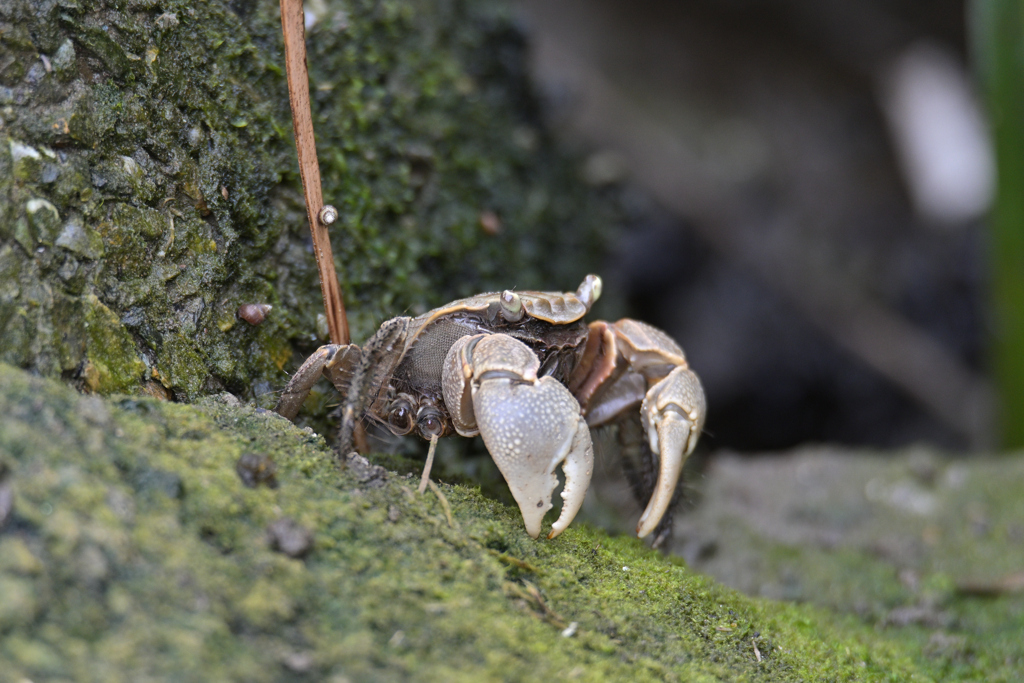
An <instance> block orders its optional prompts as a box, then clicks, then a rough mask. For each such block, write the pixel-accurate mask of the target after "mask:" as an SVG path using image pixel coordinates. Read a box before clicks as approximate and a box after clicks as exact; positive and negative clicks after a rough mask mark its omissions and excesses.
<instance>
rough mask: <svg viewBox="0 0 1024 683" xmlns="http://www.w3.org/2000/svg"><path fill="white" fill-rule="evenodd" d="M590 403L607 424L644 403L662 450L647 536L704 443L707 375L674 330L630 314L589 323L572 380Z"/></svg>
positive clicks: (644, 527)
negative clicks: (694, 367) (694, 365)
mask: <svg viewBox="0 0 1024 683" xmlns="http://www.w3.org/2000/svg"><path fill="white" fill-rule="evenodd" d="M569 386H570V388H571V389H572V391H573V394H574V395H575V396H576V397H577V399H579V402H580V403H581V404H582V405H584V406H586V410H585V414H586V417H587V424H589V425H590V426H591V427H597V426H599V425H603V424H607V423H609V422H612V421H614V420H617V419H619V418H620V417H621V416H622V415H625V414H628V413H629V412H631V411H633V410H636V406H637V405H638V404H639V405H640V418H641V421H642V423H643V427H644V431H646V432H647V441H648V443H649V444H650V446H651V451H652V452H653V453H654V454H655V455H657V456H658V480H657V483H656V484H655V485H654V490H653V492H652V493H651V497H650V500H649V501H648V502H647V507H646V509H645V510H644V513H643V515H641V517H640V522H639V524H638V525H637V529H636V533H637V536H639V537H640V538H643V537H644V536H647V535H648V534H650V533H651V532H652V531H654V529H655V528H657V526H658V524H659V523H660V522H661V520H662V519H663V518H664V516H665V513H666V511H667V510H668V508H669V506H670V504H671V503H672V497H673V495H674V494H675V490H676V486H677V485H678V483H679V477H680V474H682V470H683V463H684V462H686V457H687V456H688V455H689V454H690V453H691V452H692V451H693V449H694V447H695V446H696V445H697V439H698V437H700V432H701V428H702V427H703V426H704V414H705V412H706V403H705V399H704V389H703V388H702V387H701V385H700V380H699V379H697V375H695V374H694V373H693V372H692V371H691V370H690V369H689V366H688V365H687V363H686V356H685V355H684V354H683V350H682V349H681V348H679V345H678V344H676V343H675V341H674V340H673V339H672V338H671V337H669V336H668V335H667V334H665V333H664V332H662V331H661V330H659V329H657V328H656V327H652V326H651V325H648V324H646V323H642V322H640V321H637V320H631V319H629V318H623V319H622V320H620V321H618V322H616V323H614V324H609V323H605V322H600V321H599V322H594V323H591V324H590V336H589V339H588V341H587V347H586V349H585V351H584V356H583V359H582V362H581V364H580V371H579V372H577V373H576V375H574V376H573V377H572V379H571V381H570V384H569Z"/></svg>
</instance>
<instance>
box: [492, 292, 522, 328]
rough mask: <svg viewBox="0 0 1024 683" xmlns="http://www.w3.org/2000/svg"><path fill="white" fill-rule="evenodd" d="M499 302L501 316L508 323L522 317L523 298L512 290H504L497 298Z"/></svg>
mask: <svg viewBox="0 0 1024 683" xmlns="http://www.w3.org/2000/svg"><path fill="white" fill-rule="evenodd" d="M498 302H499V303H500V304H501V317H502V318H504V319H505V320H506V321H508V322H510V323H514V322H518V321H520V320H522V319H523V300H522V299H520V298H519V295H518V294H516V293H515V292H513V291H510V290H507V289H506V290H505V291H504V292H502V293H501V297H500V298H499V299H498Z"/></svg>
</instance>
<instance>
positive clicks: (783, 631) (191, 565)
mask: <svg viewBox="0 0 1024 683" xmlns="http://www.w3.org/2000/svg"><path fill="white" fill-rule="evenodd" d="M247 453H248V454H253V455H255V456H258V457H265V458H269V459H270V460H272V461H273V462H274V463H276V467H277V471H276V479H277V482H278V486H277V487H276V488H271V487H269V486H262V485H261V486H256V487H249V486H247V485H246V483H245V482H244V481H243V480H242V479H241V478H240V477H239V474H238V472H237V465H238V462H239V459H240V458H241V457H242V456H243V455H245V454H247ZM0 463H2V465H3V471H4V472H5V474H4V475H3V479H2V481H0V488H2V489H3V490H6V491H8V492H9V495H10V496H11V500H12V501H13V505H11V506H10V507H9V508H8V509H7V510H6V517H5V518H4V520H3V522H2V526H0V677H2V678H3V679H4V680H12V681H19V680H23V679H28V680H46V681H137V680H239V681H274V680H297V677H298V676H299V675H302V676H305V677H308V678H309V679H310V680H325V681H336V682H341V681H357V680H381V681H386V680H538V679H543V678H549V679H552V680H594V681H597V680H623V681H626V680H628V681H647V680H651V681H666V680H667V681H673V680H680V681H683V680H685V681H690V680H749V681H789V680H792V681H798V680H805V681H806V680H837V681H853V680H894V681H895V680H899V681H907V680H922V681H923V680H937V679H942V680H957V679H958V678H965V679H969V678H971V677H972V676H973V678H974V679H978V678H984V679H985V680H999V676H998V675H997V676H993V677H989V676H986V675H984V674H985V673H986V672H987V671H994V672H995V673H996V674H1000V673H1002V672H1004V671H1005V669H1002V668H999V667H998V666H996V665H995V664H998V663H995V664H994V663H993V662H992V661H991V658H990V657H989V656H988V654H987V653H988V652H989V650H988V649H987V645H985V644H984V643H981V642H980V641H979V639H977V638H975V637H971V638H967V639H965V638H964V637H963V636H962V635H961V634H960V633H958V632H956V631H954V630H952V629H947V630H944V631H942V632H941V633H942V637H941V638H940V639H936V640H934V641H932V640H929V641H927V642H925V643H924V644H920V643H918V642H916V641H914V640H910V641H907V640H906V639H905V632H906V631H907V628H913V627H903V626H902V625H901V624H899V623H897V624H896V625H894V626H893V627H891V628H886V629H884V630H876V629H875V628H874V627H873V626H872V625H864V624H863V623H861V622H857V621H851V620H850V619H846V618H841V617H840V618H836V617H835V616H833V615H831V614H830V613H829V612H827V611H825V610H822V609H819V608H815V607H811V606H794V605H793V604H790V603H778V602H771V601H767V600H756V599H750V598H747V597H744V596H742V595H741V594H739V593H737V592H735V591H733V590H731V589H728V588H724V587H723V586H722V585H720V584H718V583H716V582H715V581H713V580H711V579H709V578H706V577H703V576H701V575H699V574H697V573H695V572H694V571H692V570H690V569H687V568H686V567H685V566H684V565H683V564H682V563H681V562H680V561H678V559H671V558H667V557H665V556H663V555H661V554H659V553H657V552H654V551H651V550H649V549H647V548H646V547H645V546H644V545H643V544H641V543H640V542H638V541H636V540H635V539H630V538H627V537H624V536H622V537H618V538H613V537H609V536H607V535H605V534H604V533H602V532H598V531H595V530H593V529H590V528H588V527H586V526H585V525H580V524H577V525H573V526H572V527H570V528H569V529H568V530H567V531H566V532H565V533H564V534H562V535H561V536H560V537H559V538H558V539H555V540H554V541H546V540H540V541H534V540H532V539H530V538H529V537H528V536H527V535H526V533H525V530H524V529H523V525H522V520H521V518H520V516H519V513H518V510H517V509H516V508H515V507H514V506H505V505H502V504H499V503H496V502H494V501H492V500H488V499H485V498H483V497H481V496H480V494H479V492H478V491H477V490H474V489H472V488H468V487H465V486H451V485H447V484H441V485H440V486H439V490H440V491H442V493H443V495H444V496H445V499H446V500H447V501H448V505H447V506H446V505H443V504H442V502H441V500H440V499H439V498H438V497H437V495H435V494H433V493H427V494H426V495H418V494H416V493H415V492H414V489H415V482H416V480H415V478H413V477H411V476H410V477H406V476H404V475H399V474H394V473H391V474H388V475H387V476H384V477H377V478H374V479H373V481H374V482H375V483H374V485H372V486H371V485H370V484H369V483H368V481H369V480H368V479H367V472H368V471H371V470H373V469H374V468H375V467H376V468H378V469H379V466H376V465H368V464H365V463H361V462H355V463H352V466H351V467H350V466H345V467H340V466H339V465H337V464H336V461H335V459H334V457H333V454H332V452H331V451H330V449H329V448H328V446H327V444H326V443H325V441H324V439H323V438H322V437H320V436H318V435H316V434H315V433H313V432H312V431H311V430H309V429H300V428H298V427H296V426H294V425H292V424H291V423H289V422H288V421H286V420H283V419H281V418H279V417H277V416H275V415H273V414H272V413H269V412H267V411H262V410H260V409H258V408H255V406H254V405H252V404H248V405H244V404H243V405H239V404H237V402H235V401H225V400H224V398H223V397H221V398H217V399H214V398H208V399H203V401H201V402H200V403H199V404H197V405H184V404H178V403H169V402H165V401H159V400H156V399H153V398H149V397H143V398H139V397H124V396H121V397H114V398H112V399H102V398H99V397H97V396H82V395H80V394H77V393H75V392H74V391H73V390H71V389H69V388H67V387H65V386H63V385H61V384H59V383H58V382H55V381H50V380H44V379H40V378H38V377H32V376H30V375H29V374H28V373H26V372H24V371H20V370H17V369H14V368H12V367H10V366H7V365H4V364H0ZM449 514H450V521H449ZM1015 618H1016V619H1018V620H1019V614H1018V616H1017V617H1015ZM1008 623H1009V624H1011V625H1012V624H1013V623H1014V622H1013V621H1012V619H1011V620H1010V621H1009V622H1008ZM1004 626H1005V625H1004ZM995 628H996V626H995V625H993V633H994V632H995V630H994V629H995ZM911 632H913V631H911ZM929 648H931V649H929ZM933 650H937V651H938V652H939V653H940V655H939V658H938V659H935V658H933V657H932V656H931V655H930V654H929V653H931V652H932V651H933ZM950 652H957V653H965V654H957V655H955V656H952V660H951V661H952V662H953V664H949V665H947V661H950V660H949V659H948V657H949V656H950V655H949V653H950ZM951 673H953V674H957V673H959V674H963V675H962V676H953V675H947V674H951ZM1004 679H1005V677H1004Z"/></svg>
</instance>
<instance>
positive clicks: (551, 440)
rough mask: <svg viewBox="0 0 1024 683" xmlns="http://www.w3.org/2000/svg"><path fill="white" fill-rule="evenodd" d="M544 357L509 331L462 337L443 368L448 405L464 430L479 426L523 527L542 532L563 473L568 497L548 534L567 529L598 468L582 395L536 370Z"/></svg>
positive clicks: (466, 432) (458, 428) (456, 423)
mask: <svg viewBox="0 0 1024 683" xmlns="http://www.w3.org/2000/svg"><path fill="white" fill-rule="evenodd" d="M539 369H540V362H539V361H538V359H537V356H536V355H534V353H533V352H532V351H531V350H530V349H529V347H527V346H526V345H525V344H523V343H522V342H521V341H519V340H517V339H514V338H512V337H509V336H507V335H504V334H492V335H485V334H484V335H475V336H470V337H463V338H461V339H459V340H458V341H457V342H456V343H455V345H454V346H453V347H452V348H451V350H450V351H449V352H448V355H447V356H446V359H445V365H444V372H443V380H442V381H443V390H444V401H445V405H446V406H448V409H449V412H450V414H451V419H452V424H453V425H454V426H455V429H456V431H457V432H459V434H462V435H463V436H474V435H476V434H480V435H481V436H482V437H483V439H484V444H485V445H486V446H487V450H488V452H489V453H490V454H491V457H492V458H493V459H494V462H495V464H497V466H498V469H499V470H500V471H501V474H502V476H504V477H505V481H506V482H507V483H508V486H509V489H511V491H512V495H513V496H514V497H515V499H516V502H517V503H518V504H519V509H520V511H521V512H522V515H523V522H524V523H525V525H526V531H527V533H529V534H530V536H532V537H533V538H537V536H539V535H540V530H541V523H542V521H543V519H544V515H545V514H546V513H547V511H548V510H550V509H551V507H552V503H551V496H552V494H553V493H554V490H555V488H556V487H557V486H558V477H557V475H556V474H555V468H556V467H558V465H559V464H561V465H562V470H563V472H564V473H565V487H564V489H563V490H562V498H563V499H564V501H565V503H564V505H563V506H562V512H561V514H560V515H559V517H558V519H557V520H556V521H555V523H554V524H552V525H551V532H550V533H549V534H548V538H554V537H555V536H557V535H558V534H560V533H562V531H564V530H565V528H566V527H568V526H569V524H570V523H571V522H572V520H573V518H575V516H576V513H577V512H579V509H580V506H581V505H582V504H583V499H584V497H585V496H586V493H587V488H588V486H589V485H590V477H591V475H592V474H593V471H594V449H593V445H592V443H591V440H590V430H589V428H588V427H587V423H586V421H585V420H584V419H583V416H582V413H581V410H580V406H579V403H578V402H577V401H576V399H575V398H573V396H572V394H571V393H569V390H568V389H567V388H566V387H565V386H564V385H562V384H561V383H559V382H558V381H557V380H555V379H553V378H551V377H541V378H538V377H537V371H538V370H539Z"/></svg>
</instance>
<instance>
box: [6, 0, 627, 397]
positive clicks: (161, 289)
mask: <svg viewBox="0 0 1024 683" xmlns="http://www.w3.org/2000/svg"><path fill="white" fill-rule="evenodd" d="M311 7H312V9H311V14H310V18H311V19H313V20H315V21H314V23H313V25H312V26H311V28H310V29H309V31H308V33H307V37H308V41H307V42H308V47H309V63H310V65H311V79H312V89H313V110H314V120H315V126H316V134H317V142H318V146H319V155H320V163H321V169H322V174H323V180H324V195H325V198H326V199H327V201H329V202H331V203H333V204H335V205H336V206H337V207H338V209H339V210H340V214H341V218H340V220H339V222H338V223H337V224H336V229H335V230H334V235H333V240H334V250H335V255H336V260H337V265H338V267H339V272H340V278H341V283H342V287H343V290H344V291H345V294H346V299H347V301H346V303H347V304H348V307H349V310H350V311H352V314H353V329H354V337H355V338H356V339H357V340H358V339H362V338H364V337H365V336H366V335H367V334H368V333H369V332H370V331H371V330H372V329H373V328H374V327H375V326H376V325H377V324H378V323H379V322H380V321H381V320H382V319H385V318H388V317H391V316H393V315H396V314H398V313H401V312H407V311H413V312H418V311H421V310H426V309H428V308H429V307H430V306H432V305H436V304H439V303H442V302H443V301H446V300H450V299H452V298H455V297H457V296H465V295H469V294H471V293H476V292H478V291H484V290H493V289H496V288H505V287H510V286H518V287H527V286H529V287H539V286H544V287H552V286H565V287H571V286H573V285H574V283H576V282H578V281H579V279H580V277H581V276H582V275H583V274H584V272H585V271H586V270H587V269H588V267H589V266H590V265H591V264H592V263H593V259H594V255H595V254H597V253H599V250H600V248H601V241H602V237H601V235H602V234H603V232H604V231H605V229H606V226H607V218H604V217H600V216H607V212H603V209H602V208H601V205H600V204H601V203H600V201H597V200H595V198H594V197H593V196H592V194H591V193H589V192H588V191H587V190H586V189H581V188H583V187H584V186H583V184H582V183H579V182H577V180H576V166H575V164H574V163H572V162H570V161H567V160H566V159H565V158H564V157H561V156H558V155H557V154H556V153H554V152H551V151H548V150H550V145H549V144H547V140H546V136H545V133H544V131H543V130H542V128H541V127H540V126H539V124H538V121H537V116H536V112H535V111H534V107H533V105H532V104H531V103H532V100H531V98H530V95H529V91H528V89H527V86H526V81H525V77H524V75H523V59H522V49H523V43H522V39H521V37H520V35H519V33H518V32H517V31H516V30H515V29H514V27H513V26H512V24H511V22H510V21H509V20H508V19H507V18H506V17H505V16H504V14H503V12H502V11H501V10H500V9H499V8H496V7H495V6H493V5H492V4H491V3H447V2H431V1H427V2H417V3H402V2H371V1H369V0H367V1H362V0H357V1H356V2H337V1H330V0H328V1H325V2H318V3H315V4H314V5H313V6H311ZM279 34H280V21H279V14H278V4H277V3H276V2H272V1H271V0H264V1H262V2H255V3H232V2H203V3H194V2H185V1H174V0H171V1H170V2H161V3H156V2H151V1H148V0H130V1H128V2H125V1H123V0H109V1H85V2H42V3H40V2H30V1H29V0H12V1H10V2H4V3H0V359H2V360H3V361H5V362H8V363H11V364H13V365H16V366H20V367H23V368H29V369H32V370H33V371H34V372H37V373H40V374H42V375H45V376H48V377H62V378H64V379H65V380H66V381H71V382H73V383H75V384H76V385H77V386H78V387H79V388H83V389H87V390H89V391H94V392H98V393H101V394H106V393H110V392H115V391H120V392H124V391H130V392H138V391H140V390H141V391H145V392H146V393H149V394H152V395H156V396H158V397H163V398H177V399H183V400H193V399H195V398H197V397H198V396H200V395H204V394H209V393H213V392H217V391H223V390H224V389H227V390H230V391H232V392H234V393H236V394H240V395H247V396H252V395H254V394H256V395H259V394H264V393H267V392H269V391H271V390H272V389H273V388H276V387H279V386H280V385H281V384H283V382H284V381H285V377H286V376H285V374H284V371H285V370H286V369H288V370H290V369H292V366H294V365H295V363H296V360H297V359H298V357H299V355H300V354H304V353H308V352H309V351H310V350H312V349H313V348H315V347H316V346H318V345H319V344H320V343H321V342H322V341H324V340H325V332H324V331H323V330H322V328H323V325H322V324H321V325H319V326H318V321H317V314H318V313H319V312H320V311H322V305H321V303H320V298H319V297H320V293H319V286H318V280H317V274H316V267H315V265H314V262H313V255H312V251H311V247H310V244H309V239H308V236H307V233H308V228H307V227H306V224H305V220H306V218H305V212H304V208H303V206H302V199H301V197H302V195H301V189H300V185H299V182H298V174H297V166H296V159H295V150H294V147H293V144H292V132H291V131H292V126H291V116H290V112H289V109H288V100H287V89H286V85H285V78H284V74H283V66H282V64H283V61H282V48H281V38H280V35H279ZM554 252H557V253H560V254H563V255H564V257H563V258H561V259H560V260H559V261H558V262H557V263H554V262H549V261H546V260H545V259H544V258H543V257H544V255H546V254H549V253H554ZM245 306H249V307H252V306H271V308H270V309H269V310H267V309H261V310H266V316H265V320H262V321H261V324H260V325H259V326H253V325H250V324H246V323H243V322H242V319H241V318H239V310H240V308H241V310H250V309H246V308H242V307H245Z"/></svg>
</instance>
